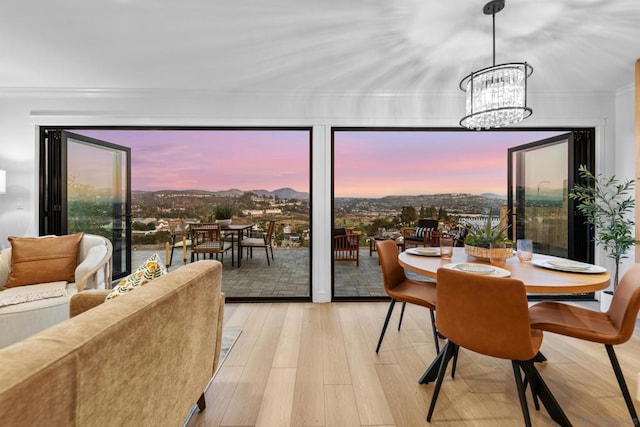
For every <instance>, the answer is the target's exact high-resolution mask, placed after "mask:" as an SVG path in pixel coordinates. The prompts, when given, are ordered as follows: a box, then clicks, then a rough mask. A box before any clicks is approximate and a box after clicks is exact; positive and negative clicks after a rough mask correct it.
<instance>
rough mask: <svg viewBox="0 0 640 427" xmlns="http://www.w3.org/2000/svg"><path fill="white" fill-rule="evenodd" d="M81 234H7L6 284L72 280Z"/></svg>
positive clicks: (73, 279)
mask: <svg viewBox="0 0 640 427" xmlns="http://www.w3.org/2000/svg"><path fill="white" fill-rule="evenodd" d="M82 235H83V233H76V234H72V235H69V236H47V237H9V242H11V272H10V273H9V279H8V280H7V283H6V285H5V287H7V288H13V287H16V286H23V285H35V284H37V283H47V282H58V281H67V282H75V277H74V273H75V269H76V267H77V263H78V250H79V248H80V240H82Z"/></svg>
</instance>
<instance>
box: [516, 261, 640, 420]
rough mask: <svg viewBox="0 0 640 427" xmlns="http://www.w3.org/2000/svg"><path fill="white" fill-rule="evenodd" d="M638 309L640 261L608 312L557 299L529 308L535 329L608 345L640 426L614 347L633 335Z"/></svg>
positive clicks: (620, 288) (639, 301) (627, 276)
mask: <svg viewBox="0 0 640 427" xmlns="http://www.w3.org/2000/svg"><path fill="white" fill-rule="evenodd" d="M638 310H640V264H635V265H633V266H632V267H631V268H630V269H629V270H628V271H627V272H626V273H625V274H624V276H623V277H622V280H621V281H620V284H619V285H618V287H617V289H616V291H615V292H614V294H613V299H612V301H611V306H610V307H609V310H608V311H607V312H606V313H603V312H600V311H594V310H589V309H587V308H583V307H578V306H574V305H570V304H566V303H561V302H555V301H542V302H539V303H537V304H534V305H533V306H531V308H530V309H529V316H530V318H531V327H532V328H536V329H541V330H543V331H548V332H553V333H556V334H560V335H566V336H569V337H573V338H578V339H582V340H586V341H591V342H595V343H600V344H604V346H605V348H606V349H607V354H608V355H609V360H610V361H611V366H612V368H613V372H614V373H615V376H616V378H617V380H618V385H619V386H620V391H621V392H622V396H623V397H624V400H625V402H626V404H627V408H628V409H629V414H630V415H631V419H632V420H633V423H634V424H633V425H635V426H640V421H638V414H637V412H636V410H635V408H634V406H633V400H632V399H631V395H630V394H629V389H628V388H627V383H626V382H625V380H624V376H623V375H622V370H621V369H620V364H619V363H618V358H617V356H616V352H615V351H614V349H613V346H614V345H617V344H623V343H625V342H627V341H628V340H629V339H630V338H631V336H632V335H633V331H634V328H635V325H636V319H637V316H638Z"/></svg>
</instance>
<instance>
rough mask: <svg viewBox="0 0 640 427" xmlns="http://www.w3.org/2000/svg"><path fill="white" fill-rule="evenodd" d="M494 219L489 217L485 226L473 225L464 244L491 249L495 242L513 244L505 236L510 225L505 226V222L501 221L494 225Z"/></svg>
mask: <svg viewBox="0 0 640 427" xmlns="http://www.w3.org/2000/svg"><path fill="white" fill-rule="evenodd" d="M492 219H493V217H492V216H491V215H489V216H487V221H486V222H485V224H483V225H471V228H470V229H469V231H468V234H467V237H466V239H465V240H464V244H465V245H469V246H476V247H479V248H489V246H490V244H491V243H493V242H507V243H513V242H511V241H510V240H509V239H507V235H506V234H505V232H506V231H507V227H508V224H506V223H505V224H503V221H500V222H498V223H497V224H496V225H492V224H491V222H492Z"/></svg>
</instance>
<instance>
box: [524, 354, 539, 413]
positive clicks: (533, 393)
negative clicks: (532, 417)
mask: <svg viewBox="0 0 640 427" xmlns="http://www.w3.org/2000/svg"><path fill="white" fill-rule="evenodd" d="M534 362H535V358H534ZM521 368H522V370H523V372H524V391H525V393H526V391H527V386H528V385H529V377H528V376H527V371H526V370H525V369H524V367H522V366H521ZM530 389H531V398H532V399H533V405H534V406H535V408H536V411H539V410H540V402H539V401H538V395H537V394H536V391H535V390H534V389H533V385H532V386H531V387H530Z"/></svg>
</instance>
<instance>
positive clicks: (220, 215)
mask: <svg viewBox="0 0 640 427" xmlns="http://www.w3.org/2000/svg"><path fill="white" fill-rule="evenodd" d="M234 213H235V209H234V208H233V206H231V205H218V206H216V207H215V209H214V210H213V216H214V217H215V219H216V222H218V223H219V224H222V225H229V224H231V218H232V217H233V214H234Z"/></svg>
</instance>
